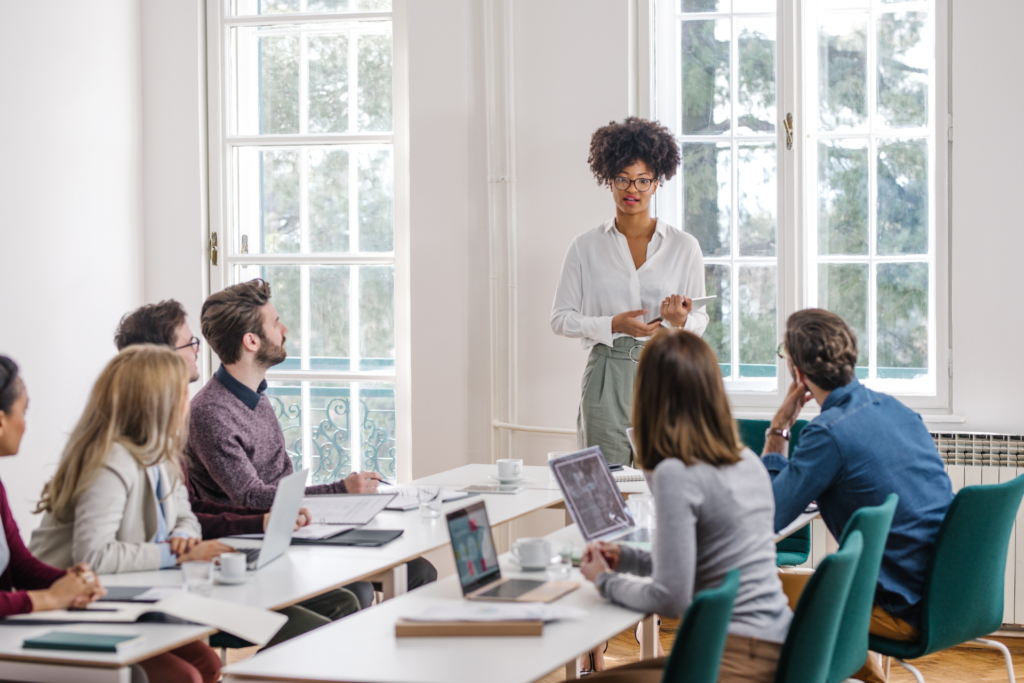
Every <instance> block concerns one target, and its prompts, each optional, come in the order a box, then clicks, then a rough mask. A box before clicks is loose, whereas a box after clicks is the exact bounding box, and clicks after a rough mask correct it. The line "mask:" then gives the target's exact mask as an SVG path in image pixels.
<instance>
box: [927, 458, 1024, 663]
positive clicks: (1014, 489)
mask: <svg viewBox="0 0 1024 683" xmlns="http://www.w3.org/2000/svg"><path fill="white" fill-rule="evenodd" d="M1022 496H1024V476H1020V477H1017V478H1016V479H1013V480H1011V481H1008V482H1006V483H1003V484H992V485H988V486H968V487H967V488H964V489H961V491H960V493H958V494H957V495H956V498H954V499H953V502H952V503H951V504H950V506H949V509H948V510H947V511H946V517H945V519H943V520H942V526H941V527H939V533H938V535H937V536H936V538H935V549H934V550H933V551H932V560H931V564H930V565H929V567H928V576H927V578H926V579H925V586H924V597H923V599H922V601H921V639H922V641H923V643H922V644H923V645H924V646H925V648H926V651H927V652H935V651H936V650H941V649H944V648H947V647H951V646H953V645H959V644H960V643H963V642H965V641H968V640H973V639H974V638H980V637H982V636H985V635H987V634H989V633H992V632H993V631H996V630H997V629H999V627H1000V626H1001V625H1002V623H1003V578H1004V572H1005V571H1006V553H1007V549H1008V547H1009V544H1010V532H1011V531H1012V529H1013V522H1014V519H1015V518H1016V516H1017V510H1018V509H1019V508H1020V501H1021V497H1022Z"/></svg>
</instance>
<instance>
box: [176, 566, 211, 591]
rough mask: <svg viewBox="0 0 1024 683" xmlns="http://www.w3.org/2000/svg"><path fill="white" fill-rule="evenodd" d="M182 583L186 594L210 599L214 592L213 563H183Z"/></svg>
mask: <svg viewBox="0 0 1024 683" xmlns="http://www.w3.org/2000/svg"><path fill="white" fill-rule="evenodd" d="M181 583H182V587H183V588H184V589H185V592H186V593H195V594H196V595H202V596H204V597H207V598H208V597H210V593H211V592H213V562H182V563H181Z"/></svg>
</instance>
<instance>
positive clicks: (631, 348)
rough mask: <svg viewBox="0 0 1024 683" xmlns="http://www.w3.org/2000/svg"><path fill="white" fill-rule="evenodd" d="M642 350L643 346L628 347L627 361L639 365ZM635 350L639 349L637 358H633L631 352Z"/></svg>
mask: <svg viewBox="0 0 1024 683" xmlns="http://www.w3.org/2000/svg"><path fill="white" fill-rule="evenodd" d="M643 348H644V345H643V344H636V345H635V346H631V347H629V359H630V360H631V361H633V362H634V363H639V362H640V353H641V352H642V351H643ZM635 349H640V351H637V357H636V358H633V351H634V350H635Z"/></svg>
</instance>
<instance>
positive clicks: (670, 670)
mask: <svg viewBox="0 0 1024 683" xmlns="http://www.w3.org/2000/svg"><path fill="white" fill-rule="evenodd" d="M739 587H740V570H739V569H733V570H732V571H730V572H729V573H728V574H726V575H725V579H724V580H723V581H722V583H721V585H720V586H718V587H717V588H709V589H708V590H705V591H701V592H700V593H698V594H697V595H696V596H695V597H694V598H693V602H691V603H690V606H689V607H688V608H687V609H686V614H685V615H683V623H682V625H681V626H680V627H679V632H678V634H676V644H675V645H674V646H672V654H670V655H669V657H668V661H667V662H665V670H664V673H663V674H662V677H661V681H662V683H715V681H717V680H718V669H719V667H720V666H721V664H722V652H723V651H724V650H725V639H726V636H727V635H728V632H729V620H730V619H732V604H733V601H734V600H735V599H736V591H737V590H738V589H739Z"/></svg>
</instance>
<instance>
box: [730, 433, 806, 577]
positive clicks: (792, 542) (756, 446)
mask: <svg viewBox="0 0 1024 683" xmlns="http://www.w3.org/2000/svg"><path fill="white" fill-rule="evenodd" d="M771 425H772V423H771V421H770V420H736V426H737V428H738V429H739V433H740V441H742V442H743V443H744V445H746V446H747V447H748V448H749V449H750V450H752V451H754V452H755V453H757V454H758V455H761V451H763V450H764V432H765V430H766V429H768V428H769V427H771ZM806 425H807V420H797V421H796V424H794V425H793V429H792V432H793V434H792V435H791V436H790V441H789V452H790V453H792V452H793V449H794V448H796V444H797V442H798V441H799V440H800V432H801V431H803V428H804V427H805V426H806ZM775 552H776V553H777V556H776V560H775V562H776V564H778V565H779V566H780V567H795V566H797V565H800V564H803V563H804V562H806V561H807V558H808V557H809V556H810V554H811V525H810V524H808V525H807V526H805V527H804V528H803V529H800V530H799V531H797V532H795V533H793V534H791V535H790V536H788V537H786V538H784V539H782V540H781V541H779V542H778V543H776V544H775Z"/></svg>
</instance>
